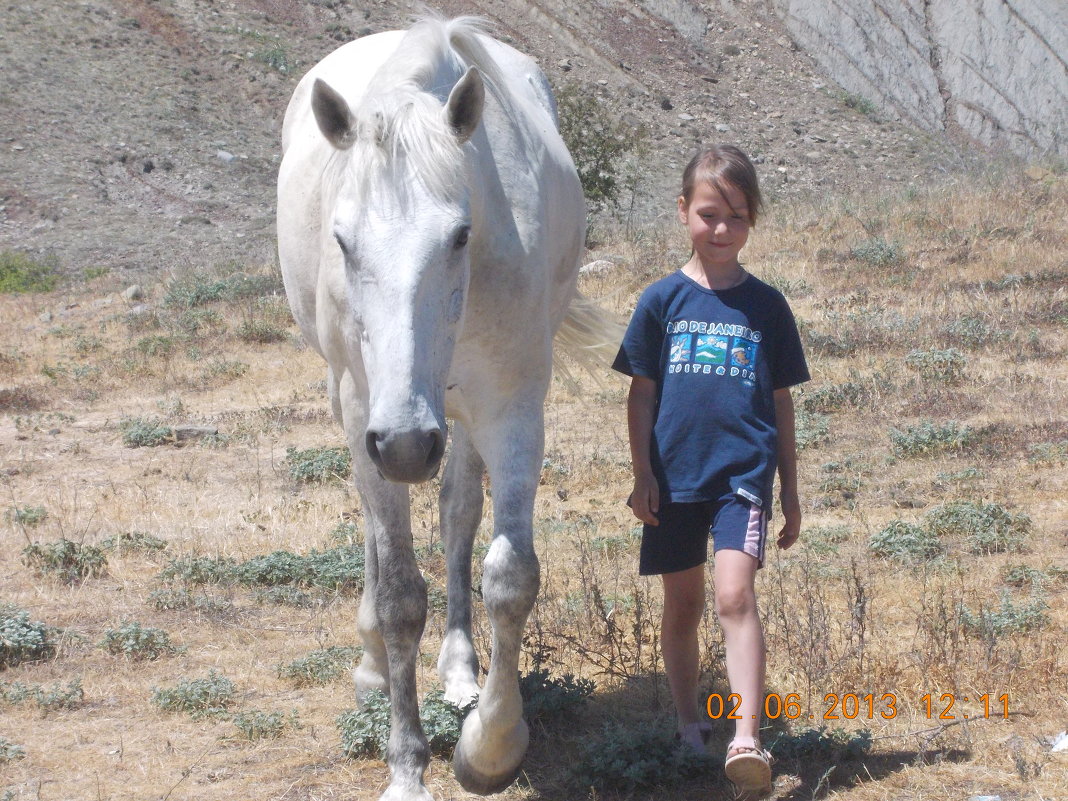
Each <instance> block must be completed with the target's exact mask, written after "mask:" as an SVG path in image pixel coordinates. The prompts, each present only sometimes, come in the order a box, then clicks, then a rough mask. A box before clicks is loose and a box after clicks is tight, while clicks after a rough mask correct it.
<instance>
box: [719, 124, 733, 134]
mask: <svg viewBox="0 0 1068 801" xmlns="http://www.w3.org/2000/svg"><path fill="white" fill-rule="evenodd" d="M716 130H717V131H719V132H720V133H730V130H731V126H729V125H727V124H726V123H724V122H721V123H719V124H718V125H717V126H716Z"/></svg>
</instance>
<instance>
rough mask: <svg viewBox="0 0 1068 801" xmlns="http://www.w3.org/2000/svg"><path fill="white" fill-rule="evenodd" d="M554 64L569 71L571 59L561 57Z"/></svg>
mask: <svg viewBox="0 0 1068 801" xmlns="http://www.w3.org/2000/svg"><path fill="white" fill-rule="evenodd" d="M556 66H558V67H559V68H560V69H561V70H563V71H564V72H571V59H569V58H562V59H560V60H559V61H557V62H556Z"/></svg>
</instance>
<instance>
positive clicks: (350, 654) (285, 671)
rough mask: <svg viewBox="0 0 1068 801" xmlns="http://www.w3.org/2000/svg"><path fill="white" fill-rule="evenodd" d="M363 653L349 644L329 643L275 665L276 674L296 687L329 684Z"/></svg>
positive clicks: (352, 664)
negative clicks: (324, 646) (326, 646)
mask: <svg viewBox="0 0 1068 801" xmlns="http://www.w3.org/2000/svg"><path fill="white" fill-rule="evenodd" d="M362 653H363V649H362V648H359V647H356V646H351V645H331V646H330V647H328V648H320V649H318V650H315V651H312V652H311V653H310V654H308V655H307V656H303V657H301V658H299V659H294V660H293V661H292V662H287V663H285V664H279V665H278V666H277V670H278V676H279V677H280V678H283V679H290V680H291V681H293V682H294V683H295V684H296V685H297V686H298V687H305V686H316V685H322V684H329V683H330V682H332V681H334V680H335V679H337V678H338V677H340V676H342V675H343V674H345V673H346V672H347V671H348V670H349V669H350V668H351V667H353V666H354V665H355V664H356V661H357V660H358V659H359V658H360V655H361V654H362Z"/></svg>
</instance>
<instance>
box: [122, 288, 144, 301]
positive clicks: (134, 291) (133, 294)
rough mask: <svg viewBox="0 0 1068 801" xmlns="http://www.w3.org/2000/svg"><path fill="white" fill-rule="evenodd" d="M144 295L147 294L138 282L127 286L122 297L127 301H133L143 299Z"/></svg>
mask: <svg viewBox="0 0 1068 801" xmlns="http://www.w3.org/2000/svg"><path fill="white" fill-rule="evenodd" d="M144 296H145V293H144V291H143V290H142V289H141V287H140V286H138V285H137V284H133V285H132V286H128V287H126V289H124V290H123V291H122V299H123V300H125V301H131V302H132V301H135V300H141V298H143V297H144Z"/></svg>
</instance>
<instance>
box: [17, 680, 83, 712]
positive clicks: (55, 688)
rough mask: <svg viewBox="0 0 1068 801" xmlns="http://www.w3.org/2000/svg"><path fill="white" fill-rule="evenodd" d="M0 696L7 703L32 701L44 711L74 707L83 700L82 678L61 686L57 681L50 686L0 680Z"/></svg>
mask: <svg viewBox="0 0 1068 801" xmlns="http://www.w3.org/2000/svg"><path fill="white" fill-rule="evenodd" d="M0 698H2V699H3V700H4V701H6V702H7V703H9V704H22V703H25V702H27V701H33V702H34V703H35V704H37V708H38V709H40V710H42V711H44V712H51V711H52V710H55V709H74V708H75V707H77V706H79V705H80V704H81V703H82V701H83V700H85V691H84V690H82V680H81V679H74V680H73V681H70V682H68V683H67V685H66V686H63V685H61V684H59V683H56V684H53V685H52V686H51V687H43V686H41V685H40V684H23V683H22V682H21V681H15V682H10V683H9V682H0Z"/></svg>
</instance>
